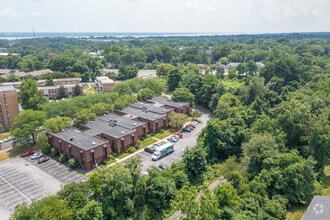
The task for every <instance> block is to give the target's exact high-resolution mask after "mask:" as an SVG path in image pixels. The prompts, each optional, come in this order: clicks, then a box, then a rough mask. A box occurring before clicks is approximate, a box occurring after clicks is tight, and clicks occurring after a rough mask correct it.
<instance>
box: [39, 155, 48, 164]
mask: <svg viewBox="0 0 330 220" xmlns="http://www.w3.org/2000/svg"><path fill="white" fill-rule="evenodd" d="M48 160H49V157H46V156H43V157H41V158H39V160H38V164H41V163H45V162H46V161H48Z"/></svg>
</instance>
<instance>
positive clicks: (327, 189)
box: [323, 166, 330, 196]
mask: <svg viewBox="0 0 330 220" xmlns="http://www.w3.org/2000/svg"><path fill="white" fill-rule="evenodd" d="M324 174H325V178H324V185H323V195H325V196H330V166H325V167H324Z"/></svg>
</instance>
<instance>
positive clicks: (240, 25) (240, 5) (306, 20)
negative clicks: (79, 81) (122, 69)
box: [0, 0, 330, 34]
mask: <svg viewBox="0 0 330 220" xmlns="http://www.w3.org/2000/svg"><path fill="white" fill-rule="evenodd" d="M329 8H330V1H329V0H315V1H312V2H311V1H308V0H287V1H283V0H232V1H224V0H204V1H202V0H188V1H186V0H184V1H177V0H176V1H175V0H167V1H160V0H96V1H89V0H79V1H78V0H72V1H66V0H57V1H50V0H2V3H1V6H0V30H1V31H2V32H32V28H34V29H35V32H36V33H37V32H39V33H41V32H44V33H46V32H47V33H54V32H55V33H59V32H62V33H64V32H70V33H73V32H79V33H81V32H94V33H97V32H102V33H113V32H115V33H120V32H124V33H132V32H133V33H137V32H139V33H224V34H226V33H239V34H245V33H252V34H258V33H294V32H302V33H305V32H328V31H330V22H329V20H330V14H329V13H328V9H329Z"/></svg>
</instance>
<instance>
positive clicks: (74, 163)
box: [69, 158, 78, 169]
mask: <svg viewBox="0 0 330 220" xmlns="http://www.w3.org/2000/svg"><path fill="white" fill-rule="evenodd" d="M77 166H78V162H77V161H76V160H75V159H73V158H71V159H70V160H69V167H70V168H72V169H74V168H76V167H77Z"/></svg>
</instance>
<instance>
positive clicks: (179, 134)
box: [174, 133, 183, 138]
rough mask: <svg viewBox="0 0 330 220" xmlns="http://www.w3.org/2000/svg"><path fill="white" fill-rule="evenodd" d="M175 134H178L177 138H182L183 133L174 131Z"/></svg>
mask: <svg viewBox="0 0 330 220" xmlns="http://www.w3.org/2000/svg"><path fill="white" fill-rule="evenodd" d="M174 135H175V136H178V138H183V134H182V133H176V134H174Z"/></svg>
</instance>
